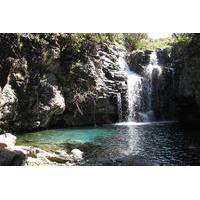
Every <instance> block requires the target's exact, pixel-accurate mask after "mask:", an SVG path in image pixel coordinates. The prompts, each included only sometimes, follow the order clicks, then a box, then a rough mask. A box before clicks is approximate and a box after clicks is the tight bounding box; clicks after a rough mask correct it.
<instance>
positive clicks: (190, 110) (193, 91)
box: [174, 34, 200, 124]
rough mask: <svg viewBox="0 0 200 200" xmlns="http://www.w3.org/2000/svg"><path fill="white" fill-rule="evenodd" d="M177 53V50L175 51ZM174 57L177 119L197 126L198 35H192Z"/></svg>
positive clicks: (199, 116)
mask: <svg viewBox="0 0 200 200" xmlns="http://www.w3.org/2000/svg"><path fill="white" fill-rule="evenodd" d="M175 50H176V49H175ZM176 52H177V50H176ZM179 54H180V55H181V56H180V55H178V58H177V55H176V54H175V55H174V57H175V56H176V57H175V58H174V63H175V65H176V68H177V70H178V73H179V75H178V80H177V86H176V87H177V94H178V95H177V104H178V109H177V113H178V117H179V119H180V120H181V121H182V122H183V123H184V124H187V123H195V124H199V121H200V78H199V77H200V67H199V66H200V59H199V58H200V34H193V35H192V41H191V42H190V43H189V45H188V46H187V47H186V48H185V49H184V52H180V53H179Z"/></svg>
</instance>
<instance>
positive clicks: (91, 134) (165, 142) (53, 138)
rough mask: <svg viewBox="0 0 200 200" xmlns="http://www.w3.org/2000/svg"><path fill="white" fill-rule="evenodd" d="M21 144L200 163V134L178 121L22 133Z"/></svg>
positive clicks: (91, 155)
mask: <svg viewBox="0 0 200 200" xmlns="http://www.w3.org/2000/svg"><path fill="white" fill-rule="evenodd" d="M17 144H21V145H33V146H38V147H44V146H45V145H49V146H48V147H50V148H51V147H53V145H54V146H58V147H60V148H63V149H67V150H71V149H72V148H79V149H81V150H82V151H83V152H84V153H85V154H84V155H85V156H86V157H87V158H88V159H97V158H118V157H123V156H127V155H133V156H139V157H141V158H142V159H144V160H146V161H150V162H151V163H153V164H156V165H200V135H199V134H198V131H193V130H185V129H183V128H182V127H180V126H179V124H177V123H168V122H167V123H120V124H113V125H105V126H102V127H97V128H93V127H85V128H71V129H55V130H46V131H39V132H34V133H26V134H21V135H18V140H17Z"/></svg>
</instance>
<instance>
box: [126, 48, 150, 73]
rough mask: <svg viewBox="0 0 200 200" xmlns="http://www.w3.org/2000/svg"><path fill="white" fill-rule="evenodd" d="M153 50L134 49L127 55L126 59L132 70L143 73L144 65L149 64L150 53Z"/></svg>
mask: <svg viewBox="0 0 200 200" xmlns="http://www.w3.org/2000/svg"><path fill="white" fill-rule="evenodd" d="M151 52H152V51H150V50H146V51H133V52H131V53H130V54H128V55H127V56H126V60H127V63H128V65H129V66H130V68H131V70H132V71H134V72H135V73H137V74H140V75H142V74H143V71H144V67H145V66H147V65H148V64H149V61H150V56H149V55H150V54H151Z"/></svg>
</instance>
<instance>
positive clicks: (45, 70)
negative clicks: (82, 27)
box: [0, 34, 126, 133]
mask: <svg viewBox="0 0 200 200" xmlns="http://www.w3.org/2000/svg"><path fill="white" fill-rule="evenodd" d="M69 38H70V34H0V48H1V49H3V51H1V52H0V128H1V129H3V130H6V131H12V132H15V133H17V132H21V131H32V130H36V129H41V128H47V127H48V128H50V127H56V126H62V127H67V126H77V125H92V124H102V123H112V122H116V121H117V119H118V115H117V93H121V94H124V93H125V91H126V77H125V76H123V75H121V73H120V67H119V66H118V63H117V58H118V56H119V55H118V54H119V52H120V51H122V50H123V49H117V48H116V47H115V46H114V45H113V44H109V43H108V44H99V45H98V46H97V45H95V44H94V43H93V42H92V41H90V40H86V41H84V42H83V43H82V46H81V48H80V51H81V52H80V53H79V52H76V50H75V49H74V48H73V46H71V43H70V41H71V40H70V39H69Z"/></svg>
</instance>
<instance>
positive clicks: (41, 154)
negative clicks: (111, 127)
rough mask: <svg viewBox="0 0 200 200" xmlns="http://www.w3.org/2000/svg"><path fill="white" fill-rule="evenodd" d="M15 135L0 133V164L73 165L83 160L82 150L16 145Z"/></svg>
mask: <svg viewBox="0 0 200 200" xmlns="http://www.w3.org/2000/svg"><path fill="white" fill-rule="evenodd" d="M16 139H17V138H16V136H14V135H12V134H10V133H5V134H2V135H0V166H74V165H80V163H81V162H83V152H82V151H80V150H79V149H73V150H72V151H71V152H70V153H68V152H66V151H64V150H57V151H55V152H48V151H45V150H43V149H41V148H38V147H33V146H17V145H15V144H16Z"/></svg>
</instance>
